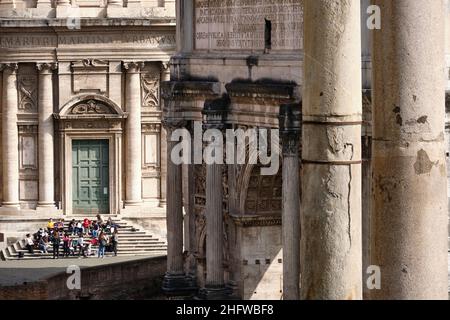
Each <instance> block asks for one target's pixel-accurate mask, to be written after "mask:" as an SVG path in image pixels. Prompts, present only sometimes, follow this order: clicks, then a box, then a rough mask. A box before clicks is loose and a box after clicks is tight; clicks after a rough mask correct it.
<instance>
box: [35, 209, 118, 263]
mask: <svg viewBox="0 0 450 320" xmlns="http://www.w3.org/2000/svg"><path fill="white" fill-rule="evenodd" d="M85 237H87V238H88V240H86V239H85ZM61 243H62V244H63V252H62V257H70V256H76V255H78V257H79V258H81V257H86V258H87V257H90V256H91V255H92V254H93V253H94V252H93V246H98V251H97V256H98V257H99V258H104V257H105V251H109V252H114V255H115V256H117V244H118V226H117V225H116V224H115V223H114V222H113V221H112V219H111V217H110V218H109V219H108V220H107V221H104V220H103V218H102V216H101V215H97V217H96V220H95V221H90V220H89V219H88V218H85V219H83V220H82V221H75V219H73V220H72V221H70V223H69V225H68V228H67V230H65V228H64V220H63V219H60V220H59V221H57V222H54V221H53V219H49V221H48V223H47V227H46V228H40V229H39V230H38V231H37V232H36V233H35V234H33V237H32V236H31V234H27V235H26V248H27V250H28V252H29V253H34V250H35V249H36V248H37V249H38V250H39V251H40V252H41V253H48V248H49V247H50V245H51V246H52V248H53V259H58V258H59V256H60V245H61Z"/></svg>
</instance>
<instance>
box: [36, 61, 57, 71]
mask: <svg viewBox="0 0 450 320" xmlns="http://www.w3.org/2000/svg"><path fill="white" fill-rule="evenodd" d="M57 68H58V63H56V62H39V63H36V69H37V70H38V71H39V73H41V74H42V73H44V74H45V73H52V71H53V70H56V69H57Z"/></svg>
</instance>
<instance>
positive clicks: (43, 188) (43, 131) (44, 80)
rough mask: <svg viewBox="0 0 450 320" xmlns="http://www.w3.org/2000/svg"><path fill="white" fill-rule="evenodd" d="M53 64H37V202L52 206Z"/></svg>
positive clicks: (41, 204)
mask: <svg viewBox="0 0 450 320" xmlns="http://www.w3.org/2000/svg"><path fill="white" fill-rule="evenodd" d="M55 67H56V66H55V64H46V63H40V64H37V69H38V71H39V128H38V130H39V131H38V136H39V202H38V207H54V206H55V199H54V185H55V179H54V148H53V145H54V125H53V81H52V74H53V73H52V70H54V69H55Z"/></svg>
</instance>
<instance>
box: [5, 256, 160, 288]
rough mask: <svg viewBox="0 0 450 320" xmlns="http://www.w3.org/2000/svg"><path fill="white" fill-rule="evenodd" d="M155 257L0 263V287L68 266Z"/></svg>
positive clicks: (35, 277) (43, 276)
mask: <svg viewBox="0 0 450 320" xmlns="http://www.w3.org/2000/svg"><path fill="white" fill-rule="evenodd" d="M154 256H157V255H153V256H152V255H149V256H139V257H130V256H128V257H120V256H118V257H106V258H104V259H98V258H95V257H92V258H82V259H78V258H66V259H56V260H26V261H25V260H23V261H20V260H17V261H0V286H14V285H20V284H23V283H24V282H34V281H38V280H41V279H44V278H47V277H50V276H52V275H56V274H59V273H61V272H65V271H66V270H67V267H68V266H71V265H77V266H79V267H80V268H81V269H83V268H87V267H95V266H101V265H107V264H113V263H120V262H128V261H134V260H136V261H138V260H142V259H148V258H149V257H154Z"/></svg>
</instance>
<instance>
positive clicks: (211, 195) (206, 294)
mask: <svg viewBox="0 0 450 320" xmlns="http://www.w3.org/2000/svg"><path fill="white" fill-rule="evenodd" d="M228 103H229V102H228V100H227V99H216V100H207V101H206V102H205V107H204V110H203V114H204V119H205V121H204V125H203V128H204V130H211V129H212V130H216V131H217V133H220V134H222V130H224V129H225V120H226V113H227V108H228ZM205 135H206V133H205ZM207 146H209V148H211V149H215V150H216V151H217V150H223V148H224V145H223V144H222V141H220V140H216V138H213V139H212V140H211V141H209V142H207ZM215 155H216V160H217V161H214V162H212V163H208V162H207V163H206V283H205V288H203V289H202V290H201V296H202V297H203V298H204V299H209V300H218V299H222V298H224V297H225V296H226V294H227V290H226V288H225V279H224V268H223V248H224V242H223V231H224V230H223V183H222V175H223V164H222V163H223V159H219V157H218V154H217V153H216V152H215ZM206 160H207V159H205V161H206Z"/></svg>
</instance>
